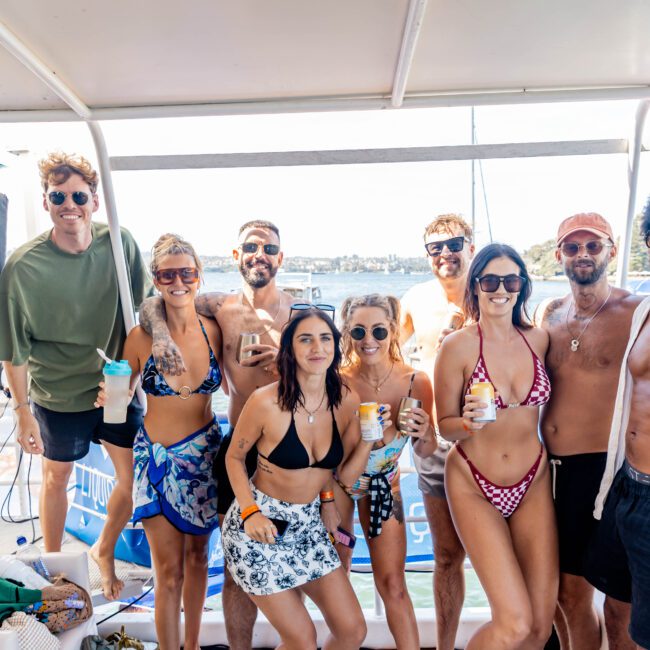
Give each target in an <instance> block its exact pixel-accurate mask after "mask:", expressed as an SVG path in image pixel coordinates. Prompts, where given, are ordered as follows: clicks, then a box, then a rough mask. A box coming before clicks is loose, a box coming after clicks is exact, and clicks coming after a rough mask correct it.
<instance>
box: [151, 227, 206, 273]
mask: <svg viewBox="0 0 650 650" xmlns="http://www.w3.org/2000/svg"><path fill="white" fill-rule="evenodd" d="M166 255H190V256H191V257H193V258H194V264H196V268H197V269H198V270H199V273H200V274H201V279H203V264H202V262H201V258H200V257H199V256H198V255H197V254H196V251H195V250H194V246H192V244H190V243H189V242H188V241H185V240H184V239H183V238H182V237H180V236H179V235H175V234H174V233H170V232H168V233H165V234H164V235H161V236H160V237H159V238H158V241H157V242H156V243H155V244H154V245H153V248H152V249H151V267H150V268H151V275H155V274H156V271H157V270H158V266H159V265H160V261H161V260H162V258H163V257H165V256H166Z"/></svg>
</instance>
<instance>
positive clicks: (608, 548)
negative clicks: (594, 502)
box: [585, 461, 650, 648]
mask: <svg viewBox="0 0 650 650" xmlns="http://www.w3.org/2000/svg"><path fill="white" fill-rule="evenodd" d="M633 476H636V477H637V479H638V478H639V475H638V473H636V472H635V471H634V470H633V469H632V468H630V466H629V465H628V463H627V461H626V462H625V463H624V465H623V467H621V469H620V470H619V471H618V473H617V474H616V476H615V478H614V482H613V483H612V487H611V489H610V491H609V494H608V495H607V500H606V501H605V507H604V509H603V515H602V519H601V521H600V525H599V526H598V530H597V531H596V535H595V536H594V538H593V540H592V543H591V544H590V546H589V551H588V553H587V559H586V562H585V577H586V578H587V580H589V582H590V583H591V584H592V585H593V586H594V587H596V589H598V590H599V591H602V592H603V593H605V594H607V595H608V596H611V597H612V598H615V599H616V600H622V601H624V602H632V616H631V619H630V636H631V637H632V639H633V640H634V642H635V643H637V644H638V645H639V646H641V647H642V648H650V484H648V481H650V476H648V475H647V474H645V475H641V478H642V479H643V480H645V481H646V483H643V482H639V480H635V479H634V478H632V477H633Z"/></svg>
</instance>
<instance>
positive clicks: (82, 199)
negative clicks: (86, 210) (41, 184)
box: [47, 190, 90, 205]
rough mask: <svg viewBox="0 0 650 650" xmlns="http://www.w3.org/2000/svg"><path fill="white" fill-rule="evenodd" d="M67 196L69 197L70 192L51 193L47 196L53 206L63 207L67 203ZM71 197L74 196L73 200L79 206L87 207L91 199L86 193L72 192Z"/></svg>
mask: <svg viewBox="0 0 650 650" xmlns="http://www.w3.org/2000/svg"><path fill="white" fill-rule="evenodd" d="M66 196H68V192H59V191H58V190H57V191H56V192H50V193H49V194H48V195H47V198H48V199H49V200H50V203H52V204H53V205H63V204H64V203H65V197H66ZM70 196H72V200H73V201H74V202H75V203H76V204H77V205H86V203H88V199H89V198H90V196H89V195H88V194H86V192H72V194H70Z"/></svg>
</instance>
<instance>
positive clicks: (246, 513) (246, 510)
mask: <svg viewBox="0 0 650 650" xmlns="http://www.w3.org/2000/svg"><path fill="white" fill-rule="evenodd" d="M259 511H260V507H259V506H258V505H257V503H254V504H253V505H252V506H248V508H244V509H243V510H242V511H241V520H242V521H246V520H247V519H248V518H249V517H250V516H251V515H254V514H255V513H256V512H259Z"/></svg>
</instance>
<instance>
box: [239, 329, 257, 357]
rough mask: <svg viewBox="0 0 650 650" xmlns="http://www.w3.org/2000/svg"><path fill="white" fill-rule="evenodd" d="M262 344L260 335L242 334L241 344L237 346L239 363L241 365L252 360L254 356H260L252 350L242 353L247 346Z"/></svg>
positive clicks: (240, 336) (240, 337)
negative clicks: (247, 360)
mask: <svg viewBox="0 0 650 650" xmlns="http://www.w3.org/2000/svg"><path fill="white" fill-rule="evenodd" d="M259 342H260V335H259V334H240V335H239V343H238V344H237V355H236V357H237V363H241V362H242V361H243V360H244V359H250V358H251V357H252V356H255V355H256V354H259V352H254V351H252V350H247V351H246V352H242V350H243V349H244V348H245V347H246V346H247V345H257V344H258V343H259Z"/></svg>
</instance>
